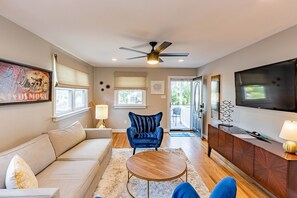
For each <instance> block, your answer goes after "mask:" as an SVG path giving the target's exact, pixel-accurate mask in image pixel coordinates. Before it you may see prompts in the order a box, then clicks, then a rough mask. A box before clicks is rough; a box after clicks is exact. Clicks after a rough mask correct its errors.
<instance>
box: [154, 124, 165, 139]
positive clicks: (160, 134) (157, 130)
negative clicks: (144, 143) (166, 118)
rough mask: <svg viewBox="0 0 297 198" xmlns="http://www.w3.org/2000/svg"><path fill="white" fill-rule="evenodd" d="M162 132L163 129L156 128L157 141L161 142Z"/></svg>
mask: <svg viewBox="0 0 297 198" xmlns="http://www.w3.org/2000/svg"><path fill="white" fill-rule="evenodd" d="M163 132H164V129H163V128H162V127H161V126H158V127H157V128H156V134H157V138H158V140H162V139H163Z"/></svg>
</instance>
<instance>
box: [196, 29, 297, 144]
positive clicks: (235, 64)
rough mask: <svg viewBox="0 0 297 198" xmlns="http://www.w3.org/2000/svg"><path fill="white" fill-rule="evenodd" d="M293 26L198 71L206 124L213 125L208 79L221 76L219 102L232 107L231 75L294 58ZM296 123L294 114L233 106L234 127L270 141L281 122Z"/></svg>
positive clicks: (295, 31) (296, 31)
mask: <svg viewBox="0 0 297 198" xmlns="http://www.w3.org/2000/svg"><path fill="white" fill-rule="evenodd" d="M296 35H297V26H295V27H292V28H289V29H287V30H285V31H283V32H280V33H278V34H275V35H273V36H271V37H269V38H267V39H265V40H262V41H260V42H258V43H256V44H253V45H251V46H249V47H246V48H244V49H242V50H239V51H237V52H235V53H233V54H231V55H228V56H226V57H224V58H221V59H219V60H217V61H214V62H212V63H210V64H207V65H205V66H203V67H201V68H198V75H203V76H204V77H205V78H206V79H207V83H206V89H205V90H204V102H205V103H207V109H206V110H207V113H206V115H207V116H206V119H207V122H206V123H217V122H218V121H217V120H214V119H212V118H211V117H210V77H211V76H212V75H217V74H221V101H222V100H231V101H232V104H235V85H234V72H235V71H240V70H244V69H248V68H252V67H257V66H261V65H266V64H270V63H274V62H279V61H283V60H287V59H291V58H296V57H297V36H296ZM287 119H288V120H295V121H296V120H297V114H296V113H289V112H282V111H273V110H263V109H255V108H247V107H239V106H236V108H235V112H234V113H233V120H234V125H236V126H239V127H241V128H244V129H246V130H250V131H258V132H261V133H263V134H266V135H268V136H270V137H272V138H273V139H276V140H278V141H283V140H282V139H280V138H279V137H278V136H279V132H280V130H281V127H282V125H283V123H284V121H285V120H287Z"/></svg>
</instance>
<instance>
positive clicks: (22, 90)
mask: <svg viewBox="0 0 297 198" xmlns="http://www.w3.org/2000/svg"><path fill="white" fill-rule="evenodd" d="M50 100H51V72H50V71H47V70H44V69H40V68H37V67H33V66H29V65H24V64H20V63H14V62H10V61H4V60H0V105H3V104H16V103H32V102H46V101H50Z"/></svg>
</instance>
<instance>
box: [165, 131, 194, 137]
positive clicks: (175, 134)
mask: <svg viewBox="0 0 297 198" xmlns="http://www.w3.org/2000/svg"><path fill="white" fill-rule="evenodd" d="M169 135H170V136H171V137H194V136H195V135H194V134H193V133H192V132H169Z"/></svg>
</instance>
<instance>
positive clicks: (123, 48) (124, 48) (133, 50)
mask: <svg viewBox="0 0 297 198" xmlns="http://www.w3.org/2000/svg"><path fill="white" fill-rule="evenodd" d="M120 49H122V50H129V51H132V52H138V53H141V54H147V53H146V52H143V51H139V50H135V49H130V48H126V47H120Z"/></svg>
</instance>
